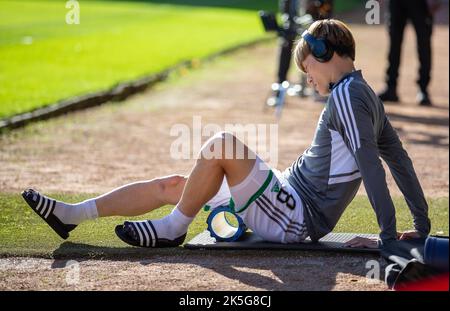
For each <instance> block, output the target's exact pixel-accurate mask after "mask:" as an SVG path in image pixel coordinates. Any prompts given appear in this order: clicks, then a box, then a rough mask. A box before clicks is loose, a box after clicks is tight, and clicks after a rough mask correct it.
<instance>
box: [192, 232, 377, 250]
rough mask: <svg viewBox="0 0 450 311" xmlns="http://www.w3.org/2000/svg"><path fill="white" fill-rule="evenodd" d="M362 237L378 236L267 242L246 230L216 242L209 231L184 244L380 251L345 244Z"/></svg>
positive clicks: (334, 235) (342, 235) (333, 235)
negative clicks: (232, 239)
mask: <svg viewBox="0 0 450 311" xmlns="http://www.w3.org/2000/svg"><path fill="white" fill-rule="evenodd" d="M356 236H360V237H378V235H376V234H359V233H329V234H327V235H326V236H324V237H323V238H321V239H320V240H319V241H318V242H317V243H313V242H311V240H309V238H308V239H306V240H305V242H303V243H296V244H281V243H271V242H266V241H264V240H263V239H262V238H260V237H259V236H257V235H256V234H254V233H252V232H246V233H245V234H244V235H243V237H242V238H241V239H240V240H239V241H236V242H216V239H214V238H212V237H211V236H210V235H209V232H208V231H206V230H205V231H203V232H202V233H200V234H198V235H197V236H195V237H194V238H193V239H192V240H190V241H189V242H188V243H186V244H185V245H184V247H185V248H187V249H221V250H223V249H234V250H235V249H280V250H308V251H312V250H320V251H330V252H357V253H378V252H379V251H380V250H379V249H372V248H353V247H346V246H344V244H345V242H347V241H349V240H351V239H352V238H354V237H356Z"/></svg>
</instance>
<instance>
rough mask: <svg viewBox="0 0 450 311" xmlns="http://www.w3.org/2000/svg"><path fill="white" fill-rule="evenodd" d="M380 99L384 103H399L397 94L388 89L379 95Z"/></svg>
mask: <svg viewBox="0 0 450 311" xmlns="http://www.w3.org/2000/svg"><path fill="white" fill-rule="evenodd" d="M378 97H379V98H380V99H381V101H383V102H398V101H399V98H398V96H397V93H396V92H395V91H394V90H391V89H386V90H385V91H383V92H381V93H380V94H378Z"/></svg>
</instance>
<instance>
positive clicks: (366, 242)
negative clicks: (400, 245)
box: [345, 236, 378, 248]
mask: <svg viewBox="0 0 450 311" xmlns="http://www.w3.org/2000/svg"><path fill="white" fill-rule="evenodd" d="M345 246H346V247H362V248H377V247H378V238H363V237H360V236H357V237H355V238H353V239H351V240H350V241H348V242H346V243H345Z"/></svg>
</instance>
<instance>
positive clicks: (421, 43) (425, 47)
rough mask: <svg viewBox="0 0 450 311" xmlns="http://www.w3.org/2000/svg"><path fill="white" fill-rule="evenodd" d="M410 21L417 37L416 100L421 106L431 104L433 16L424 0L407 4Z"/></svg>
mask: <svg viewBox="0 0 450 311" xmlns="http://www.w3.org/2000/svg"><path fill="white" fill-rule="evenodd" d="M409 10H410V12H411V13H410V16H411V21H412V23H413V26H414V29H415V32H416V38H417V53H418V55H419V64H420V67H419V78H418V80H417V84H418V85H419V92H418V94H417V101H418V103H419V104H420V105H422V106H431V100H430V97H429V94H428V84H429V83H430V72H431V35H432V31H433V16H432V14H431V12H430V10H429V8H428V4H427V1H426V0H417V1H411V3H410V4H409Z"/></svg>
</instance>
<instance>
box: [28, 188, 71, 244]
mask: <svg viewBox="0 0 450 311" xmlns="http://www.w3.org/2000/svg"><path fill="white" fill-rule="evenodd" d="M22 197H23V198H24V200H25V202H27V204H28V205H29V206H30V207H31V209H32V210H33V211H35V212H36V214H38V215H39V217H41V218H42V219H43V220H44V221H45V222H46V223H47V224H48V225H49V226H50V227H51V228H52V229H53V230H54V231H55V232H56V233H57V234H58V235H59V236H60V237H62V238H63V239H67V238H68V237H69V232H70V231H72V230H73V229H75V227H76V225H72V224H64V223H63V222H62V221H61V220H60V219H59V218H58V217H56V216H55V214H54V210H55V204H56V200H54V199H51V198H49V197H46V196H44V195H42V194H40V193H39V192H37V191H35V190H33V189H27V190H25V191H23V192H22Z"/></svg>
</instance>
